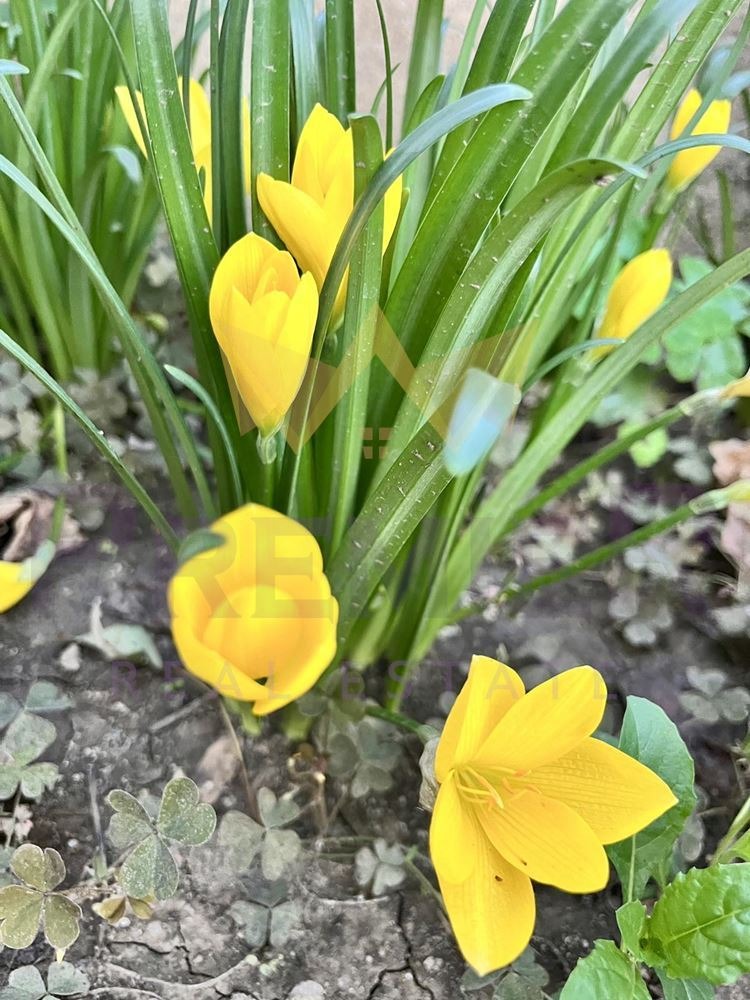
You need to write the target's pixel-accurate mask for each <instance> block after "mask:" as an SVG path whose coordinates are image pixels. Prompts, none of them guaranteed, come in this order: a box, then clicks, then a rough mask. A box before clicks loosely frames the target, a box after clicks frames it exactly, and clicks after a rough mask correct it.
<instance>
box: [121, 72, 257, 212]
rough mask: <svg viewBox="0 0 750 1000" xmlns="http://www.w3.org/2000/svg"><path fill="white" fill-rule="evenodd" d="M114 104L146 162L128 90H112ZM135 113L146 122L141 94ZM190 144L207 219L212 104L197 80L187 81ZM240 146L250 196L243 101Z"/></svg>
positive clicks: (210, 193) (247, 118)
mask: <svg viewBox="0 0 750 1000" xmlns="http://www.w3.org/2000/svg"><path fill="white" fill-rule="evenodd" d="M177 86H178V88H179V91H180V96H182V78H179V79H178V80H177ZM115 94H116V95H117V100H118V101H119V102H120V108H121V110H122V113H123V115H124V116H125V121H126V122H127V124H128V128H129V129H130V131H131V133H132V136H133V138H134V139H135V141H136V143H137V145H138V148H139V149H140V151H141V152H142V153H143V155H144V156H145V157H146V158H147V159H148V147H147V145H146V141H145V139H144V137H143V133H142V132H141V128H140V125H139V124H138V115H137V114H136V111H135V107H134V105H133V100H132V98H131V96H130V91H129V90H128V88H127V87H115ZM136 99H137V101H138V109H139V111H140V112H141V116H142V117H143V119H144V121H145V119H146V106H145V104H144V101H143V94H141V92H140V91H136ZM190 142H191V145H192V147H193V158H194V160H195V169H196V170H197V171H198V173H199V174H201V175H202V177H203V201H204V203H205V206H206V211H207V213H208V217H209V219H210V218H211V210H212V207H213V200H212V199H213V183H212V178H213V173H212V157H211V102H210V101H209V99H208V97H207V95H206V92H205V90H204V89H203V87H202V86H201V85H200V83H198V81H197V80H191V81H190ZM242 144H243V159H244V165H245V188H246V190H247V192H248V193H249V192H250V105H249V104H248V102H247V100H245V102H244V104H243V107H242Z"/></svg>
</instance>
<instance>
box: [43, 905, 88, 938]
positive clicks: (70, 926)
mask: <svg viewBox="0 0 750 1000" xmlns="http://www.w3.org/2000/svg"><path fill="white" fill-rule="evenodd" d="M82 916H83V914H82V913H81V908H80V906H78V904H77V903H74V902H73V900H72V899H68V897H67V896H62V895H60V893H59V892H55V893H53V894H52V895H51V896H47V897H46V899H45V900H44V936H45V937H46V938H47V941H48V942H49V943H50V944H51V945H52V947H53V948H54V949H55V950H56V951H65V950H66V949H67V948H70V946H71V945H72V944H73V942H74V941H76V940H77V939H78V935H79V934H80V928H79V926H78V922H79V921H80V920H81V918H82Z"/></svg>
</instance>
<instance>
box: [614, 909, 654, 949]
mask: <svg viewBox="0 0 750 1000" xmlns="http://www.w3.org/2000/svg"><path fill="white" fill-rule="evenodd" d="M616 916H617V926H618V927H619V928H620V935H621V936H622V943H623V945H624V946H625V947H626V948H627V950H628V951H629V952H630V954H631V955H632V956H633V957H634V958H640V955H641V938H642V937H643V936H644V931H645V929H646V916H647V914H646V907H645V906H644V905H643V903H641V902H640V901H639V900H637V899H634V900H631V902H630V903H625V905H624V906H621V907H620V908H619V910H618V911H617V914H616Z"/></svg>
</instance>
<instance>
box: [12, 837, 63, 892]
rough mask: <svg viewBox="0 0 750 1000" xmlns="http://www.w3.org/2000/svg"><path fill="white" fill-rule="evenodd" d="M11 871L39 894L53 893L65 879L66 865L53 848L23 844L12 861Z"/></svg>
mask: <svg viewBox="0 0 750 1000" xmlns="http://www.w3.org/2000/svg"><path fill="white" fill-rule="evenodd" d="M10 870H11V871H12V872H13V874H14V875H15V876H16V877H17V878H19V879H20V880H21V881H22V882H25V883H26V885H28V886H30V887H31V888H32V889H38V890H39V892H51V891H52V890H53V889H56V888H57V887H58V885H60V883H61V882H62V881H63V879H64V878H65V863H64V861H63V859H62V858H61V857H60V855H59V854H58V852H57V851H56V850H54V848H52V847H47V848H46V849H45V850H42V849H41V847H38V846H37V845H36V844H22V845H21V847H19V848H18V850H17V851H16V852H15V853H14V854H13V857H12V858H11V859H10Z"/></svg>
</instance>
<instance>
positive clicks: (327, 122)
mask: <svg viewBox="0 0 750 1000" xmlns="http://www.w3.org/2000/svg"><path fill="white" fill-rule="evenodd" d="M401 190H402V181H401V178H400V177H399V179H398V180H397V181H395V182H394V183H393V184H392V185H391V187H390V189H389V190H388V193H387V194H386V196H385V205H384V213H385V217H384V228H383V252H384V253H385V250H386V249H387V247H388V244H389V243H390V241H391V237H392V236H393V232H394V230H395V228H396V223H397V222H398V216H399V212H400V210H401ZM258 200H259V201H260V205H261V208H262V209H263V211H264V213H265V214H266V216H267V217H268V219H269V221H270V222H271V225H272V226H273V227H274V229H275V230H276V232H277V233H278V234H279V236H280V238H281V239H282V240H283V242H284V245H285V246H286V247H287V248H288V249H289V250H290V251H291V253H292V254H293V256H294V257H295V259H296V260H297V263H298V264H299V265H300V267H301V268H302V270H303V271H310V272H311V274H312V275H313V276H314V278H315V281H316V282H317V285H318V288H319V289H320V288H322V287H323V282H324V281H325V277H326V274H327V273H328V268H329V267H330V264H331V260H332V258H333V254H334V251H335V249H336V245H337V244H338V241H339V238H340V237H341V234H342V232H343V231H344V227H345V225H346V223H347V221H348V219H349V216H350V215H351V214H352V209H353V207H354V149H353V140H352V132H351V129H344V127H343V126H342V125H341V123H340V122H339V120H338V119H337V118H335V117H334V115H332V114H330V113H329V112H328V111H326V110H325V109H324V108H322V107H321V106H320V105H319V104H316V105H315V107H314V108H313V111H312V113H311V115H310V117H309V118H308V120H307V122H306V124H305V127H304V128H303V129H302V134H301V135H300V138H299V144H298V146H297V153H296V156H295V159H294V169H293V171H292V183H291V184H287V183H285V182H283V181H278V180H275V179H274V178H273V177H270V176H269V175H268V174H260V176H259V177H258ZM345 296H346V282H343V283H342V287H341V289H340V290H339V294H338V297H337V300H336V314H337V315H338V316H340V314H341V311H342V309H343V307H344V301H345Z"/></svg>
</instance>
